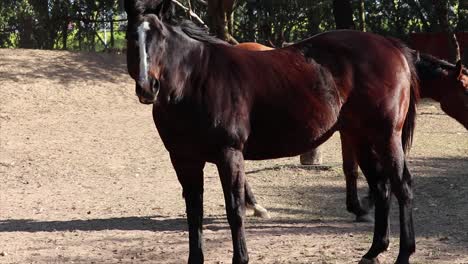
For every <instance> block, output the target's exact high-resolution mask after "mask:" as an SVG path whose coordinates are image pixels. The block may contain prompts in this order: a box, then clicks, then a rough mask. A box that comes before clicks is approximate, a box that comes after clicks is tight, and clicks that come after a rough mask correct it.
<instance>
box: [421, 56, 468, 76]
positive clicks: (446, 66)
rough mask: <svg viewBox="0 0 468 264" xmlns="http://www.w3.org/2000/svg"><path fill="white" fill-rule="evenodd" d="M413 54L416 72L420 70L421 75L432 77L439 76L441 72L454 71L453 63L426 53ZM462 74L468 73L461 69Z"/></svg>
mask: <svg viewBox="0 0 468 264" xmlns="http://www.w3.org/2000/svg"><path fill="white" fill-rule="evenodd" d="M414 52H415V53H416V54H417V55H416V59H415V61H414V62H415V64H416V67H417V68H418V71H420V70H421V73H422V74H426V75H432V76H434V75H438V74H441V73H442V72H443V71H454V70H455V69H456V66H455V64H453V63H450V62H448V61H445V60H442V59H439V58H437V57H435V56H432V55H429V54H426V53H419V54H418V52H417V51H414ZM463 73H464V74H468V71H467V70H466V69H463Z"/></svg>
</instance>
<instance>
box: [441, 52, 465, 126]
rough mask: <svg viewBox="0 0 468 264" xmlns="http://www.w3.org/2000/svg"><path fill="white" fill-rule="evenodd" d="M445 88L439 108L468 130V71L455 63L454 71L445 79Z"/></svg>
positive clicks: (459, 63)
mask: <svg viewBox="0 0 468 264" xmlns="http://www.w3.org/2000/svg"><path fill="white" fill-rule="evenodd" d="M446 78H448V81H447V82H446V83H447V86H446V87H445V92H444V94H443V95H442V98H441V100H440V106H441V107H442V109H443V110H444V112H446V113H447V114H448V115H449V116H451V117H453V118H455V119H456V120H457V121H458V122H460V123H461V124H462V125H463V126H464V127H465V128H466V129H468V70H467V69H466V68H465V67H464V66H463V65H462V63H461V61H458V62H457V65H456V67H455V71H453V72H450V73H449V74H448V75H447V77H446Z"/></svg>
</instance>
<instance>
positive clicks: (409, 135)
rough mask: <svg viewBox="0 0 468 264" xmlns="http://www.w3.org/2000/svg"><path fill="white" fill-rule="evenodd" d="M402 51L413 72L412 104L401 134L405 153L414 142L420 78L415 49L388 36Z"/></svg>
mask: <svg viewBox="0 0 468 264" xmlns="http://www.w3.org/2000/svg"><path fill="white" fill-rule="evenodd" d="M388 40H390V41H391V42H392V43H393V44H394V45H395V46H396V47H397V48H398V49H400V51H401V52H402V53H403V54H404V56H405V58H406V61H407V62H408V66H409V68H410V72H411V91H410V104H409V108H408V113H407V114H406V119H405V123H404V124H403V131H402V134H401V142H402V145H403V150H404V152H405V153H407V152H408V151H409V149H410V148H411V144H412V142H413V132H414V128H415V126H416V104H417V103H418V100H419V96H420V95H419V78H418V74H417V71H416V67H415V59H416V58H415V57H414V53H413V50H411V49H410V48H408V47H407V46H406V45H405V44H403V43H402V42H401V41H400V40H398V39H394V38H388Z"/></svg>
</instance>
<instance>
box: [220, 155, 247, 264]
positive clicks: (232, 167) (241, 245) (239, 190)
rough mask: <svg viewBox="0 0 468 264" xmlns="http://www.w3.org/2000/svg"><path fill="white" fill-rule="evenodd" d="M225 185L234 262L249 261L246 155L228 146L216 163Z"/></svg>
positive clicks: (242, 263) (241, 263)
mask: <svg viewBox="0 0 468 264" xmlns="http://www.w3.org/2000/svg"><path fill="white" fill-rule="evenodd" d="M216 165H217V166H218V171H219V176H220V178H221V184H222V185H223V192H224V200H225V203H226V214H227V219H228V222H229V226H230V227H231V235H232V243H233V251H234V252H233V253H234V254H233V259H232V263H233V264H244V263H248V262H249V256H248V253H247V245H246V242H245V230H244V229H245V228H244V216H245V172H244V156H243V155H242V152H241V151H240V150H236V149H232V148H228V149H225V150H223V156H222V157H221V159H220V161H219V162H218V163H217V164H216Z"/></svg>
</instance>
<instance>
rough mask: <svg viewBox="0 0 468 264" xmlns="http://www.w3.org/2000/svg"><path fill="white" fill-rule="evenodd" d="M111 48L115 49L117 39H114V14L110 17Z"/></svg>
mask: <svg viewBox="0 0 468 264" xmlns="http://www.w3.org/2000/svg"><path fill="white" fill-rule="evenodd" d="M109 20H110V47H111V48H114V44H115V39H114V12H112V13H111V15H110V19H109Z"/></svg>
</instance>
